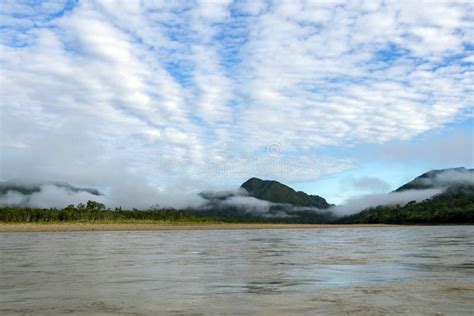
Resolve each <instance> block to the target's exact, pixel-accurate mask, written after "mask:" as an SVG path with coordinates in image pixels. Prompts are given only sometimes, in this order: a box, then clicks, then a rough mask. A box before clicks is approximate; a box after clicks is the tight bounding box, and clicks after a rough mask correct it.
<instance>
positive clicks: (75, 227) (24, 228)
mask: <svg viewBox="0 0 474 316" xmlns="http://www.w3.org/2000/svg"><path fill="white" fill-rule="evenodd" d="M392 226H395V225H383V224H356V225H348V224H344V225H335V224H264V223H257V224H248V223H209V224H206V223H203V224H201V223H179V224H176V223H172V224H171V223H170V224H168V223H0V232H62V231H142V230H143V231H147V230H148V231H149V230H226V229H228V230H236V229H308V228H362V227H392Z"/></svg>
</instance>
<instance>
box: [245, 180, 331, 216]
mask: <svg viewBox="0 0 474 316" xmlns="http://www.w3.org/2000/svg"><path fill="white" fill-rule="evenodd" d="M241 187H242V188H244V189H245V190H246V191H247V192H248V193H249V195H250V196H253V197H255V198H257V199H260V200H265V201H269V202H273V203H281V204H291V205H293V206H307V207H316V208H319V209H325V208H328V207H330V206H331V205H330V204H329V203H328V202H326V200H325V199H324V198H322V197H320V196H319V195H309V194H306V193H304V192H302V191H298V192H297V191H295V190H293V189H292V188H290V187H289V186H286V185H284V184H282V183H280V182H277V181H271V180H262V179H258V178H251V179H249V180H247V181H246V182H245V183H243V184H242V185H241Z"/></svg>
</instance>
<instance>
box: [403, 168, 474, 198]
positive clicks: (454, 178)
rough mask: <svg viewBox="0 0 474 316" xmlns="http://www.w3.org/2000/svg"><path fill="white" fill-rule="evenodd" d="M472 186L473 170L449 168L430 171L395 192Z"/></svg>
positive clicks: (473, 182) (473, 181)
mask: <svg viewBox="0 0 474 316" xmlns="http://www.w3.org/2000/svg"><path fill="white" fill-rule="evenodd" d="M473 184H474V169H466V168H464V167H460V168H449V169H440V170H431V171H428V172H426V173H423V174H422V175H420V176H418V177H416V178H415V179H413V180H412V181H410V182H408V183H405V184H404V185H402V186H401V187H399V188H398V189H396V190H395V192H402V191H406V190H424V189H433V188H443V189H445V188H448V187H451V186H459V185H464V186H466V185H467V186H469V185H473Z"/></svg>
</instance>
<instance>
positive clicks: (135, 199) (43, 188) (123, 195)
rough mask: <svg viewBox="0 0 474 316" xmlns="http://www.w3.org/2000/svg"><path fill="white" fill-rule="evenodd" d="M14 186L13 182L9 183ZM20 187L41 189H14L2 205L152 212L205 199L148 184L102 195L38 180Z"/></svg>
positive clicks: (0, 197)
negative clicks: (86, 206)
mask: <svg viewBox="0 0 474 316" xmlns="http://www.w3.org/2000/svg"><path fill="white" fill-rule="evenodd" d="M9 183H11V182H9ZM19 184H21V185H23V186H25V187H35V186H36V188H38V191H37V192H31V193H29V194H23V193H21V192H18V191H13V190H10V191H8V192H6V193H5V194H3V195H0V206H23V207H36V208H54V207H55V208H64V207H66V206H68V205H71V204H74V205H77V204H79V203H83V204H85V203H87V201H89V200H92V201H96V202H100V203H103V204H104V205H106V207H108V208H112V209H113V208H116V207H117V208H118V207H121V208H123V209H133V208H137V209H149V208H150V207H152V206H160V207H173V208H188V207H199V206H201V205H203V204H204V203H205V200H204V199H203V198H201V197H199V196H198V195H197V194H196V193H194V192H190V191H187V190H183V188H182V186H179V185H177V186H176V187H171V186H169V187H168V186H167V187H161V188H159V187H154V186H152V185H150V184H147V183H143V182H142V183H137V182H130V181H126V182H122V183H120V184H117V185H113V186H106V187H102V188H99V191H100V192H101V193H102V194H101V195H95V194H92V193H90V192H86V191H79V192H75V191H73V190H71V189H68V188H66V187H60V186H57V185H54V184H38V181H37V180H33V181H31V182H30V183H28V181H27V180H22V181H20V182H19Z"/></svg>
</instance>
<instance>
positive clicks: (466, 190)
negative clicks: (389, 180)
mask: <svg viewBox="0 0 474 316" xmlns="http://www.w3.org/2000/svg"><path fill="white" fill-rule="evenodd" d="M432 188H442V189H443V191H442V192H441V193H439V194H436V195H434V196H432V197H431V198H429V199H426V200H424V201H421V202H419V203H416V202H415V201H410V202H408V203H407V204H405V205H396V206H376V207H371V208H368V209H365V210H363V211H361V212H359V213H357V214H353V215H349V216H345V217H343V218H340V219H338V220H337V221H336V222H338V223H341V224H377V223H383V224H474V169H466V168H451V169H442V170H431V171H429V172H426V173H424V174H422V175H420V176H418V177H416V178H415V179H414V180H412V181H410V182H408V183H406V184H404V185H402V186H401V187H400V188H398V189H397V190H395V191H394V192H395V193H398V192H403V191H407V190H426V189H432Z"/></svg>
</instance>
